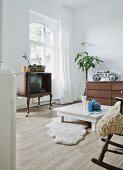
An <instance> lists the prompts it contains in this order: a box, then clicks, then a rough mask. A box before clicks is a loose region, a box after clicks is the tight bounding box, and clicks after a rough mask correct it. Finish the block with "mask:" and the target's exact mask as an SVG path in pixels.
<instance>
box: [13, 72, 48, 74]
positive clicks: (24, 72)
mask: <svg viewBox="0 0 123 170" xmlns="http://www.w3.org/2000/svg"><path fill="white" fill-rule="evenodd" d="M15 74H51V73H48V72H19V73H15Z"/></svg>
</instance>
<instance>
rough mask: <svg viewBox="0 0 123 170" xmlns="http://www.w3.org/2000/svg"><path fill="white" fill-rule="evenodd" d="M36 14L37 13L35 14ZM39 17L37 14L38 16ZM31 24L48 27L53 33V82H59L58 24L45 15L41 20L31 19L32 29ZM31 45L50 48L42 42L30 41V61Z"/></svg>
mask: <svg viewBox="0 0 123 170" xmlns="http://www.w3.org/2000/svg"><path fill="white" fill-rule="evenodd" d="M34 14H35V13H34ZM36 15H37V14H36ZM31 23H38V24H41V25H43V26H44V27H47V28H49V29H50V30H51V31H52V32H53V38H54V39H53V46H52V48H53V49H54V50H53V51H54V52H53V53H54V54H53V58H52V59H51V65H52V72H51V73H52V78H53V80H57V79H58V74H57V73H58V72H57V69H58V68H57V61H58V59H57V57H58V55H57V54H58V51H57V48H58V45H57V44H58V43H57V42H58V23H57V22H56V21H54V20H52V19H50V18H49V17H46V16H43V15H40V16H39V18H38V19H37V18H36V19H35V18H33V19H30V23H29V27H30V24H31ZM31 44H35V45H39V46H42V47H46V48H47V47H49V46H48V44H44V43H42V42H36V41H33V40H30V39H29V50H30V59H31ZM44 54H45V50H44Z"/></svg>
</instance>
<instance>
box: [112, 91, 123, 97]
mask: <svg viewBox="0 0 123 170" xmlns="http://www.w3.org/2000/svg"><path fill="white" fill-rule="evenodd" d="M115 97H122V98H123V93H121V91H112V98H115Z"/></svg>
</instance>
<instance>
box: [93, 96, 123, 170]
mask: <svg viewBox="0 0 123 170" xmlns="http://www.w3.org/2000/svg"><path fill="white" fill-rule="evenodd" d="M116 100H117V101H118V102H119V116H120V118H119V119H120V121H122V122H120V123H121V124H122V127H119V128H120V130H116V131H114V132H112V133H111V127H109V126H108V128H107V129H106V127H104V126H106V125H107V124H106V123H105V121H107V120H108V119H107V116H103V117H104V118H103V117H102V120H100V121H99V122H98V123H99V125H98V124H97V131H98V132H99V134H100V135H101V136H103V137H105V136H107V137H106V138H102V139H101V140H102V141H103V142H105V144H104V146H103V148H102V152H101V154H100V156H99V158H98V159H95V158H93V159H92V160H91V161H92V162H93V163H95V164H97V165H99V166H101V167H103V168H105V169H109V170H123V169H121V168H119V167H115V166H113V165H110V164H108V163H105V162H104V161H103V159H104V157H105V153H106V152H107V151H109V152H113V153H119V154H123V153H122V152H118V151H113V150H109V149H108V145H109V144H110V145H113V146H116V147H119V148H122V149H123V145H121V144H119V143H115V142H112V141H111V138H112V136H113V134H116V135H123V98H118V97H116ZM118 102H117V103H118ZM117 103H116V104H115V105H117ZM115 105H114V106H115ZM114 106H113V107H114ZM115 109H116V108H115ZM115 109H114V112H115ZM110 112H111V111H110ZM117 113H118V112H117ZM109 117H110V119H112V120H113V119H115V123H116V120H118V116H116V115H115V116H114V118H111V114H110V116H109ZM109 117H108V118H109ZM110 122H111V121H109V124H110ZM109 124H108V125H109ZM111 126H114V124H113V125H111ZM116 126H117V125H116ZM116 129H117V128H116ZM103 131H104V132H103Z"/></svg>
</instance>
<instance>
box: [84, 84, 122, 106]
mask: <svg viewBox="0 0 123 170" xmlns="http://www.w3.org/2000/svg"><path fill="white" fill-rule="evenodd" d="M121 91H123V81H115V82H110V81H100V82H93V81H88V82H87V100H93V99H95V100H96V101H98V102H100V103H101V104H103V105H109V106H112V105H114V104H115V102H116V100H115V97H123V94H121Z"/></svg>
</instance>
